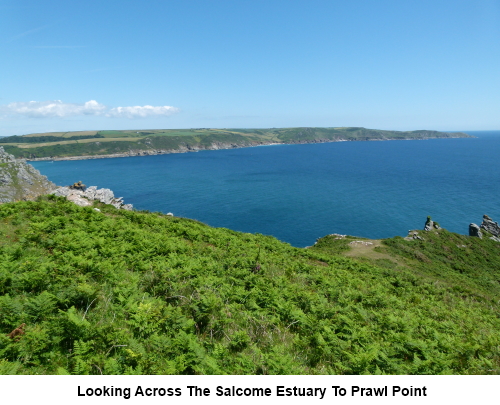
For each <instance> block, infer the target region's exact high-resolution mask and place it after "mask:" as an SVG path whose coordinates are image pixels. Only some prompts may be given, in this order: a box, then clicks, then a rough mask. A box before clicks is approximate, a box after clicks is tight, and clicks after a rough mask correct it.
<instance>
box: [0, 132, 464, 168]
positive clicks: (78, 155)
mask: <svg viewBox="0 0 500 405" xmlns="http://www.w3.org/2000/svg"><path fill="white" fill-rule="evenodd" d="M435 138H473V136H471V135H468V134H466V133H464V132H439V131H431V130H418V131H390V130H379V129H367V128H361V127H339V128H333V127H332V128H319V127H317V128H310V127H298V128H269V129H213V128H195V129H155V130H119V131H109V130H106V131H76V132H48V133H36V134H28V135H22V136H18V135H14V136H8V137H3V138H0V145H2V146H3V147H4V149H5V151H6V152H8V153H10V154H12V155H13V156H15V157H16V158H17V159H27V160H32V161H36V160H78V159H98V158H112V157H129V156H147V155H161V154H168V153H184V152H197V151H200V150H217V149H233V148H244V147H251V146H260V145H273V144H306V143H324V142H343V141H389V140H424V139H435Z"/></svg>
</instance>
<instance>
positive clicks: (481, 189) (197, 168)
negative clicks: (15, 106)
mask: <svg viewBox="0 0 500 405" xmlns="http://www.w3.org/2000/svg"><path fill="white" fill-rule="evenodd" d="M465 132H467V133H469V134H471V135H474V136H476V137H477V138H470V139H432V140H425V141H383V142H335V143H323V144H306V145H273V146H260V147H253V148H242V149H231V150H218V151H201V152H197V153H183V154H170V155H157V156H145V157H131V158H113V159H93V160H78V161H55V162H53V163H50V162H32V164H33V166H35V167H36V168H37V169H38V170H40V172H41V173H42V174H44V175H46V176H47V177H48V178H49V180H51V181H53V182H54V183H56V184H57V185H68V184H72V183H74V182H75V181H78V180H81V181H83V182H84V183H85V184H87V185H96V186H98V187H99V188H110V189H111V190H113V191H114V193H115V196H117V197H118V196H119V197H124V201H125V202H126V203H131V204H133V205H134V208H136V209H145V210H150V211H161V212H164V213H167V212H172V213H174V215H176V216H181V217H187V218H193V219H197V220H199V221H202V222H204V223H206V224H209V225H212V226H216V227H225V228H230V229H234V230H237V231H243V232H252V233H257V232H258V233H262V234H265V235H273V236H275V237H276V238H278V239H280V240H282V241H285V242H288V243H290V244H292V245H293V246H297V247H304V246H309V245H312V244H314V242H315V240H316V239H317V238H318V237H321V236H325V235H327V234H330V233H341V234H349V235H356V236H363V237H367V238H373V239H376V238H388V237H392V236H396V235H400V236H406V234H407V232H408V230H410V229H421V228H423V226H424V223H425V220H426V217H427V215H430V216H431V217H432V219H434V220H436V221H438V222H439V223H440V224H441V226H443V227H444V228H446V229H448V230H450V231H453V232H458V233H462V234H467V233H468V225H469V223H471V222H475V223H477V224H480V223H481V221H482V215H483V214H488V215H489V216H490V217H492V218H493V219H494V220H495V221H500V131H479V132H477V131H465Z"/></svg>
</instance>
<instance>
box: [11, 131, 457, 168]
mask: <svg viewBox="0 0 500 405" xmlns="http://www.w3.org/2000/svg"><path fill="white" fill-rule="evenodd" d="M456 138H462V136H448V137H443V138H438V137H426V138H419V139H387V138H376V139H366V140H360V139H355V140H353V139H312V140H297V141H292V142H286V143H281V142H276V141H269V142H265V141H261V142H252V143H248V144H235V143H222V142H214V143H212V144H211V145H208V146H200V145H195V146H190V145H182V146H180V147H179V148H178V149H146V150H134V149H132V150H130V151H128V152H127V153H113V154H109V155H83V156H57V157H42V158H29V159H18V160H25V161H28V162H39V161H49V162H51V161H60V160H90V159H110V158H123V157H136V156H155V155H168V154H171V153H188V152H199V151H203V150H222V149H239V148H252V147H256V146H271V145H305V144H312V143H332V142H368V141H423V140H429V139H456Z"/></svg>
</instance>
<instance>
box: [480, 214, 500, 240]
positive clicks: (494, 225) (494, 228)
mask: <svg viewBox="0 0 500 405" xmlns="http://www.w3.org/2000/svg"><path fill="white" fill-rule="evenodd" d="M481 228H482V229H484V230H485V231H486V232H489V233H491V234H492V235H493V236H497V237H499V236H500V226H498V222H494V221H493V220H492V219H491V218H490V217H489V216H488V215H483V223H482V224H481Z"/></svg>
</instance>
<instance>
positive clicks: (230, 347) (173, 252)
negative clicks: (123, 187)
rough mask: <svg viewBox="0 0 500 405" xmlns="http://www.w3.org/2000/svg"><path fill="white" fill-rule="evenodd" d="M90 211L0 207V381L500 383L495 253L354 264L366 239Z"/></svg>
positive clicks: (458, 249) (488, 246) (438, 245)
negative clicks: (119, 377)
mask: <svg viewBox="0 0 500 405" xmlns="http://www.w3.org/2000/svg"><path fill="white" fill-rule="evenodd" d="M96 207H99V209H100V210H101V211H100V212H99V211H96V210H94V209H93V208H92V207H85V208H82V207H78V206H76V205H74V204H73V203H71V202H68V201H66V200H64V199H62V198H57V197H54V196H49V197H42V198H39V199H38V200H37V201H25V202H17V203H9V204H3V205H0V294H1V296H0V331H2V333H1V334H0V359H2V360H0V372H1V373H4V374H56V373H59V374H66V373H70V374H101V373H103V374H191V373H197V374H324V373H333V374H498V373H499V372H500V317H499V315H500V314H499V311H498V299H499V287H498V282H499V280H500V266H499V264H500V263H498V261H499V255H498V252H499V244H498V243H497V244H495V242H493V241H490V240H480V239H479V238H468V237H464V236H460V235H456V234H452V233H449V232H447V231H444V230H440V231H433V232H429V233H421V235H422V236H423V239H424V240H411V241H410V240H405V239H403V238H393V239H389V240H386V241H385V242H384V243H380V244H378V245H377V246H378V247H374V248H373V249H377V250H378V251H377V252H376V253H377V254H378V255H380V257H382V258H378V259H373V258H364V259H363V258H361V259H353V258H348V257H345V256H343V255H345V254H347V253H348V252H349V251H352V247H351V246H353V245H352V244H350V243H351V242H353V241H354V242H355V243H358V242H356V241H361V242H363V241H366V240H361V239H357V238H352V237H347V238H341V239H335V237H333V236H328V237H325V238H322V239H321V240H319V241H318V243H317V244H316V245H315V246H314V247H312V248H308V249H299V248H294V247H291V246H290V245H288V244H286V243H282V242H280V241H278V240H276V239H275V238H272V237H269V236H263V235H259V234H256V235H252V234H243V233H238V232H234V231H231V230H228V229H222V228H221V229H217V228H211V227H209V226H207V225H204V224H201V223H199V222H197V221H193V220H189V219H183V218H176V217H169V216H164V215H162V214H159V213H148V212H129V211H120V210H116V209H115V208H113V207H112V206H106V205H96ZM462 245H464V246H465V248H464V247H462ZM23 323H25V324H26V326H25V327H24V329H23V331H24V333H22V332H19V334H18V335H17V336H16V337H14V338H10V337H9V336H7V334H9V333H11V332H12V331H13V330H14V329H15V328H17V327H18V326H20V325H21V324H23ZM12 336H13V335H12Z"/></svg>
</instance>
